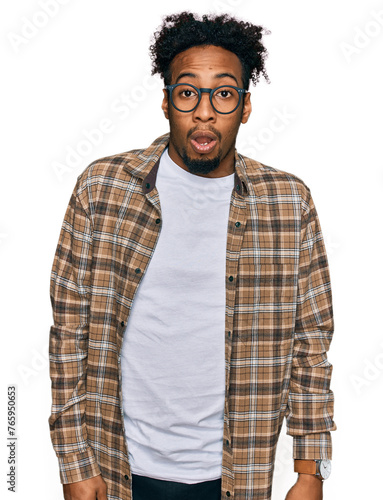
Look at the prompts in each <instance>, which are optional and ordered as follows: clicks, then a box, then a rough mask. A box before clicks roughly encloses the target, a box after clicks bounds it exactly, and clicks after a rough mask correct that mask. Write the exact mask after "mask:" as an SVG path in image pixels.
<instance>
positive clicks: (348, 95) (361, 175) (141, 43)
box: [0, 0, 383, 500]
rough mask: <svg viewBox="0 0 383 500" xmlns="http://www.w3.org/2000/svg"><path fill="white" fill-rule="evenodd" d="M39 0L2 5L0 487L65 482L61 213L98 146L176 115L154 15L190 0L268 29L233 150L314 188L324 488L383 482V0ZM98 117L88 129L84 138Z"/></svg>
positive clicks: (138, 139)
mask: <svg viewBox="0 0 383 500" xmlns="http://www.w3.org/2000/svg"><path fill="white" fill-rule="evenodd" d="M44 2H45V3H49V2H48V0H37V1H35V0H34V1H32V0H29V1H27V0H18V1H17V2H12V3H11V2H2V4H1V7H0V19H1V46H0V50H1V61H2V65H1V66H2V77H1V83H0V85H1V87H2V88H1V92H0V96H1V127H2V128H1V139H2V147H1V155H2V162H1V183H0V189H1V193H0V200H1V212H0V213H1V219H0V260H1V326H2V330H1V331H2V336H1V345H2V349H1V364H0V366H1V371H2V380H1V398H0V400H1V407H0V415H1V418H0V423H1V425H0V429H1V433H0V435H1V441H0V463H1V468H0V471H1V475H0V491H1V493H0V496H1V498H14V497H17V498H18V499H20V500H27V499H31V498H33V499H34V498H38V499H39V500H55V499H60V498H62V497H61V491H62V490H61V485H60V482H59V474H58V466H57V461H56V457H55V454H54V452H53V449H52V447H51V443H50V437H49V428H48V417H49V413H50V380H49V371H48V362H47V343H48V335H49V327H50V325H51V310H50V302H49V274H50V269H51V265H52V261H53V254H54V251H55V247H56V244H57V239H58V235H59V230H60V226H61V223H62V219H63V216H64V212H65V209H66V206H67V203H68V201H69V197H70V193H71V191H72V189H73V187H74V184H75V182H76V178H77V176H78V175H79V174H80V173H81V171H82V170H84V168H85V167H86V166H87V165H88V164H89V163H90V162H91V161H93V160H95V159H97V158H99V157H102V156H106V155H110V154H115V153H119V152H122V151H127V150H129V149H132V148H140V147H146V146H148V145H149V144H150V143H151V142H152V141H153V140H154V139H155V138H156V137H158V136H159V135H161V134H163V133H165V132H166V131H167V130H168V123H167V121H166V120H165V119H164V117H163V114H162V111H161V108H160V104H161V99H162V90H161V88H162V84H161V81H160V80H159V78H157V77H152V76H150V70H151V68H150V59H149V55H148V46H149V44H150V38H151V34H152V33H153V31H154V30H155V29H156V28H157V27H158V26H159V25H160V23H161V20H162V16H163V15H165V14H168V13H173V12H179V11H180V10H187V9H190V8H192V9H193V10H194V11H195V12H199V13H203V12H221V11H225V12H228V13H229V14H235V15H236V16H237V17H239V18H242V19H245V20H248V21H250V22H253V23H255V24H262V25H264V26H265V27H266V28H268V29H270V30H271V32H272V34H271V35H269V36H267V37H266V39H265V43H266V45H267V48H268V50H269V54H270V55H269V58H268V60H267V70H268V73H269V76H270V79H271V84H270V85H268V84H266V83H265V82H264V81H262V82H261V83H260V84H259V85H258V86H257V87H255V88H254V87H252V88H251V90H252V102H253V114H252V116H251V118H250V121H249V122H248V123H247V124H246V125H244V126H243V127H242V129H241V131H240V135H239V137H238V142H237V145H238V150H239V151H240V152H242V153H244V154H246V155H249V156H252V157H253V158H255V159H258V160H260V161H262V162H264V163H266V164H267V165H271V166H274V167H276V168H279V169H282V170H286V171H288V172H292V173H294V174H296V175H298V176H299V177H301V178H302V179H303V180H304V181H305V182H306V183H307V184H308V186H309V187H310V188H311V191H312V194H313V198H314V201H315V203H316V206H317V210H318V213H319V216H320V220H321V224H322V229H323V233H324V235H325V240H326V247H327V251H328V256H329V261H330V269H331V279H332V285H333V296H334V310H335V324H336V333H335V336H334V340H333V343H332V346H331V349H330V352H329V360H330V361H331V362H332V364H333V365H334V371H333V382H332V388H333V390H334V393H335V397H336V405H335V421H336V423H337V425H338V430H337V431H336V432H335V433H333V444H334V453H333V474H332V477H331V479H329V480H328V481H327V482H326V484H325V488H324V491H325V499H326V500H337V499H339V498H340V497H342V498H347V499H369V500H370V499H381V498H382V490H381V463H380V461H381V449H382V432H381V429H382V417H381V412H380V411H379V410H381V408H382V385H383V376H382V372H383V331H382V309H383V304H382V292H381V289H382V282H383V281H382V279H383V276H382V247H381V241H382V236H381V233H382V223H381V221H382V209H381V201H382V184H383V172H382V163H383V160H382V115H383V105H382V88H383V76H382V49H383V2H382V1H380V2H378V1H371V0H347V1H346V0H338V1H335V0H331V1H330V0H323V1H322V2H308V1H304V0H290V1H285V0H274V1H271V0H268V1H266V0H261V1H250V0H194V1H193V2H186V1H184V0H177V1H176V0H162V1H160V2H157V3H154V2H150V3H149V2H145V1H141V2H140V1H139V2H128V1H127V0H125V1H124V0H109V1H108V2H106V1H99V0H96V1H95V0H77V1H74V0H66V1H64V0H62V1H60V3H59V2H58V0H57V1H56V0H50V11H49V12H50V13H49V15H48V14H45V15H44V9H43V8H42V6H43V5H44ZM64 4H65V5H64ZM374 12H375V13H376V14H378V13H380V19H381V20H380V23H379V22H378V21H377V20H376V19H375V15H374ZM31 23H32V25H31ZM36 26H38V27H36ZM124 95H125V97H124ZM123 99H125V100H126V101H127V103H126V104H125V105H124V106H125V108H122V105H123V104H122V102H123V101H122V100H123ZM281 116H283V119H281V118H280V117H281ZM278 117H279V118H278ZM105 120H107V121H106V122H105ZM100 122H103V125H102V126H103V127H104V132H103V134H102V136H101V135H100V133H98V134H97V133H96V132H95V129H97V128H99V127H100ZM105 124H106V125H107V130H106V129H105ZM105 130H106V131H105ZM91 131H93V134H92V138H93V142H94V143H97V144H91V143H90V142H89V140H88V139H86V134H88V136H89V133H90V132H91ZM84 141H87V142H84ZM69 151H71V152H72V157H71V155H70V154H69ZM73 151H77V156H75V153H73ZM59 164H60V165H61V173H60V171H59V169H58V168H57V166H58V165H59ZM65 165H66V169H65V168H64V170H63V166H64V167H65ZM8 384H17V387H18V406H17V411H18V422H17V434H18V449H17V457H18V464H17V475H18V484H17V492H16V494H12V493H9V492H8V491H7V484H6V473H7V471H8V465H7V463H6V462H7V456H8V452H7V447H6V445H7V441H6V438H7V414H6V396H7V385H8ZM291 445H292V443H291V438H289V437H287V436H286V435H285V431H284V430H283V431H282V435H281V439H280V442H279V445H278V454H277V461H276V471H275V479H274V490H273V500H279V499H283V498H284V495H285V494H286V492H287V490H288V489H289V487H290V486H291V485H292V484H293V482H294V481H295V474H294V473H293V472H292V459H291Z"/></svg>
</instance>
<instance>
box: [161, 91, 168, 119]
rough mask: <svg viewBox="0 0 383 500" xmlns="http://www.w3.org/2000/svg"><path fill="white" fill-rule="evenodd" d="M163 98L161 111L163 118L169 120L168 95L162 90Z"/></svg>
mask: <svg viewBox="0 0 383 500" xmlns="http://www.w3.org/2000/svg"><path fill="white" fill-rule="evenodd" d="M163 93H164V98H163V100H162V106H161V108H162V110H163V112H164V115H165V118H166V119H167V120H169V94H168V91H167V90H166V89H163Z"/></svg>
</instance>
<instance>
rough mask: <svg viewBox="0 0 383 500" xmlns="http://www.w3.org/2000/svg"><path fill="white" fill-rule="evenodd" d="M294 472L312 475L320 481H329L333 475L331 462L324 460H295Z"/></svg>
mask: <svg viewBox="0 0 383 500" xmlns="http://www.w3.org/2000/svg"><path fill="white" fill-rule="evenodd" d="M294 472H299V473H300V474H312V475H314V476H317V477H319V479H328V478H329V477H330V473H331V461H330V460H327V459H323V460H294Z"/></svg>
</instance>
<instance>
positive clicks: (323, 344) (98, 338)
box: [49, 134, 336, 500]
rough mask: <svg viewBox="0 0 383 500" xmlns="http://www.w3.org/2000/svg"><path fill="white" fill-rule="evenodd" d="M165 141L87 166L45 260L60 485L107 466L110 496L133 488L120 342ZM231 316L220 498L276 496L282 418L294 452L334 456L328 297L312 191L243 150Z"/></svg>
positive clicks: (141, 266)
mask: <svg viewBox="0 0 383 500" xmlns="http://www.w3.org/2000/svg"><path fill="white" fill-rule="evenodd" d="M168 142H169V135H168V134H166V135H164V136H162V137H160V138H159V139H157V140H156V141H155V142H154V143H153V144H152V145H151V146H150V147H149V148H148V149H146V150H133V151H130V152H127V153H123V154H118V155H115V156H111V157H108V158H103V159H100V160H98V161H95V162H94V163H92V164H91V165H89V167H88V168H87V169H86V170H85V171H84V172H83V173H82V174H81V175H80V176H79V177H78V180H77V183H76V186H75V189H74V191H73V194H72V196H71V199H70V203H69V206H68V209H67V212H66V215H65V219H64V222H63V226H62V229H61V233H60V238H59V243H58V246H57V251H56V254H55V258H54V263H53V269H52V275H51V301H52V307H53V316H54V325H53V326H52V327H51V331H50V348H49V351H50V376H51V380H52V399H53V401H52V412H51V415H50V418H49V424H50V431H51V438H52V442H53V446H54V449H55V451H56V454H57V456H58V460H59V466H60V475H61V481H62V483H71V482H76V481H80V480H84V479H88V478H90V477H93V476H95V475H97V474H100V473H101V474H102V476H103V478H104V480H105V481H106V483H107V487H108V500H131V498H132V493H131V472H130V468H129V460H128V450H127V445H126V441H125V434H124V422H123V411H122V403H121V397H122V394H121V369H120V349H121V344H122V339H123V333H124V330H125V325H126V323H127V321H128V318H129V313H130V310H131V307H132V303H133V300H134V296H135V293H136V291H137V287H138V286H139V284H140V282H141V280H142V277H143V276H144V275H145V272H146V270H147V267H148V265H149V262H150V259H151V256H152V255H153V252H154V251H155V246H156V242H157V240H158V237H159V234H160V231H161V206H160V199H159V195H158V192H157V189H156V174H157V170H158V166H159V158H160V156H161V154H162V152H163V151H164V149H165V147H166V146H167V144H168ZM164 286H166V283H164ZM148 307H150V304H148ZM225 315H226V316H225V332H222V333H223V334H224V335H225V345H226V348H225V367H226V368H225V369H226V395H225V407H224V433H223V437H222V448H223V458H222V498H228V497H231V498H234V499H270V496H271V482H272V475H273V467H274V460H275V452H276V445H277V440H278V436H279V433H280V429H281V426H282V423H283V419H284V417H286V421H287V433H288V434H290V435H292V436H293V437H294V439H293V443H294V446H293V456H294V458H300V459H314V458H316V459H318V458H331V438H330V432H329V431H331V430H334V429H335V428H336V426H335V424H334V422H333V420H332V417H333V394H332V391H331V390H330V388H329V385H330V378H331V371H332V366H331V364H330V363H329V362H328V361H327V357H326V351H327V350H328V349H329V345H330V341H331V337H332V333H333V319H332V299H331V289H330V278H329V271H328V263H327V258H326V253H325V247H324V243H323V237H322V234H321V229H320V225H319V221H318V217H317V213H316V210H315V206H314V203H313V200H312V198H311V194H310V190H309V189H308V187H307V186H306V185H305V184H304V183H303V182H302V181H301V180H300V179H298V178H297V177H295V176H294V175H291V174H288V173H286V172H282V171H280V170H276V169H274V168H271V167H267V166H265V165H263V164H261V163H258V162H256V161H254V160H251V159H249V158H246V157H244V156H241V155H240V154H238V153H237V152H236V153H235V176H234V186H233V193H232V196H231V204H230V215H229V223H228V235H227V253H226V311H225Z"/></svg>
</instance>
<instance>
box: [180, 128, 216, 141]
mask: <svg viewBox="0 0 383 500" xmlns="http://www.w3.org/2000/svg"><path fill="white" fill-rule="evenodd" d="M196 130H199V131H200V132H212V133H213V134H215V135H216V136H217V137H218V139H219V140H222V134H221V132H219V131H218V130H217V129H215V128H214V127H209V128H204V129H201V128H199V127H198V126H196V127H194V128H192V129H190V130H189V132H188V133H187V135H186V139H189V137H190V136H191V135H192V134H194V132H195V131H196Z"/></svg>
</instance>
